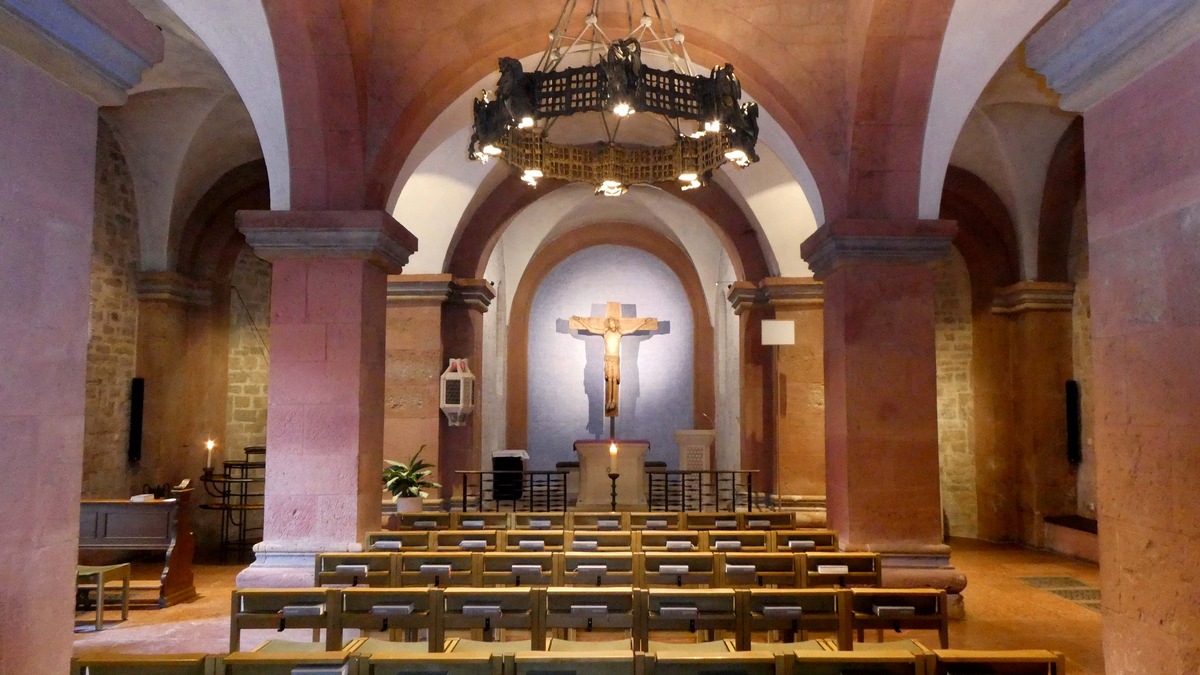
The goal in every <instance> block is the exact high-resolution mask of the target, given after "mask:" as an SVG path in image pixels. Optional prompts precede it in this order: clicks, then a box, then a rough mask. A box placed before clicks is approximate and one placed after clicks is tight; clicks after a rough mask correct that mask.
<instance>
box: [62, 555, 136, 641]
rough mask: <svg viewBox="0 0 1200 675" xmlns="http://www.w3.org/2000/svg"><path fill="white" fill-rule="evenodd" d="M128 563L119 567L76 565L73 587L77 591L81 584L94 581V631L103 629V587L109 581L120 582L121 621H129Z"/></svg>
mask: <svg viewBox="0 0 1200 675" xmlns="http://www.w3.org/2000/svg"><path fill="white" fill-rule="evenodd" d="M130 569H131V568H130V566H129V563H122V564H120V565H99V566H95V567H92V566H89V565H78V566H76V567H75V586H76V590H79V589H80V587H81V585H82V584H90V583H92V582H91V580H92V579H95V584H96V630H103V629H104V585H105V584H106V583H108V582H109V581H116V580H117V579H120V580H121V620H122V621H125V620H127V619H129V573H130Z"/></svg>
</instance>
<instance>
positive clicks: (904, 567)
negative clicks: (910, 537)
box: [854, 544, 967, 619]
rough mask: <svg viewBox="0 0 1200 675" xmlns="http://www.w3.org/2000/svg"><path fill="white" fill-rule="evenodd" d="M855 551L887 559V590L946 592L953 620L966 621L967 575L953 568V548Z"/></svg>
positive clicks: (863, 549) (868, 548) (862, 549)
mask: <svg viewBox="0 0 1200 675" xmlns="http://www.w3.org/2000/svg"><path fill="white" fill-rule="evenodd" d="M854 550H860V551H873V552H876V553H879V555H880V556H881V557H882V558H883V587H884V588H941V589H945V591H946V596H947V601H948V607H947V610H948V613H949V615H950V618H951V619H962V618H965V617H966V615H967V609H966V605H965V604H964V602H963V597H962V591H963V589H964V588H966V587H967V575H965V574H963V573H962V572H960V571H958V570H957V569H955V568H954V567H953V566H951V565H950V547H949V546H946V545H945V544H928V545H912V546H863V547H858V548H856V549H854Z"/></svg>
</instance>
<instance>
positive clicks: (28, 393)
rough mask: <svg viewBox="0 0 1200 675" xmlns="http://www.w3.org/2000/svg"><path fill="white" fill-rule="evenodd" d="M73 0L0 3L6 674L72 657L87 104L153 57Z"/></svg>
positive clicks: (115, 6)
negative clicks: (84, 46) (0, 6)
mask: <svg viewBox="0 0 1200 675" xmlns="http://www.w3.org/2000/svg"><path fill="white" fill-rule="evenodd" d="M78 4H79V5H81V6H82V7H81V8H80V7H76V6H75V3H69V2H66V0H44V1H43V2H38V3H4V8H3V10H2V11H0V72H3V73H4V75H3V77H0V119H3V120H4V124H2V125H0V162H2V163H3V165H4V166H6V167H10V168H12V170H10V171H7V172H6V173H5V176H4V178H3V189H0V240H2V241H3V245H0V353H3V355H4V357H3V358H2V359H0V382H3V383H4V385H3V386H0V435H2V437H3V438H4V441H5V442H4V449H3V450H0V494H3V495H4V499H5V502H6V503H7V504H8V505H9V506H10V508H11V509H13V511H12V512H11V513H10V514H9V515H8V516H7V517H5V518H3V519H0V560H3V561H4V564H3V565H0V588H2V589H4V590H3V591H0V672H4V673H31V674H34V675H41V674H50V673H63V672H66V671H67V669H68V665H69V661H70V657H71V650H72V644H73V640H72V630H71V629H72V626H73V624H74V618H73V617H74V612H73V608H74V599H75V593H74V579H75V564H76V562H77V561H78V545H79V499H78V497H79V494H80V487H81V476H82V466H83V415H84V379H85V377H86V375H85V374H86V359H87V343H88V331H89V325H88V298H89V292H88V290H89V289H88V287H89V278H88V273H89V270H90V268H91V254H92V247H91V244H92V227H93V212H94V200H95V169H96V119H97V118H96V112H97V107H98V106H99V105H118V104H120V103H121V102H123V101H124V96H125V94H124V90H125V89H126V88H128V87H130V86H133V84H135V83H136V82H137V80H138V78H139V77H140V74H141V72H142V70H144V69H145V68H147V67H148V66H149V65H150V64H151V63H154V62H156V61H158V60H160V59H161V58H162V36H161V34H160V33H159V32H158V31H157V29H155V27H154V26H153V25H151V24H150V23H149V22H148V21H146V20H145V19H144V18H142V16H141V15H140V14H138V13H137V12H136V11H134V10H133V9H132V8H131V7H129V6H128V5H126V4H125V3H123V2H107V3H78ZM101 5H102V6H101ZM27 14H34V15H35V16H28V15H27ZM93 14H94V15H96V16H93ZM114 15H115V16H114ZM82 36H87V37H86V39H87V40H89V41H90V42H89V44H88V47H89V50H88V51H82V50H80V49H78V47H80V45H76V44H75V41H76V40H81V39H84V38H83V37H82ZM80 54H87V55H88V57H87V58H85V57H83V56H79V55H80ZM34 64H36V65H34Z"/></svg>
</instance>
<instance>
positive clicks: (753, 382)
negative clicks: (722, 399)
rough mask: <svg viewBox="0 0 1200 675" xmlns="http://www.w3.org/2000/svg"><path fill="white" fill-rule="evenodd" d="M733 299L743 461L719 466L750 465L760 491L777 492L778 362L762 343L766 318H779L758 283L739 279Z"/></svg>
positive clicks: (741, 459) (732, 294)
mask: <svg viewBox="0 0 1200 675" xmlns="http://www.w3.org/2000/svg"><path fill="white" fill-rule="evenodd" d="M729 302H730V304H731V305H732V306H733V312H734V314H736V315H737V316H738V320H739V321H740V326H739V329H740V330H741V334H742V341H741V354H740V355H739V358H740V359H741V377H742V381H741V392H742V397H741V408H742V409H741V433H742V438H741V456H740V465H739V466H736V467H722V466H718V467H717V468H718V469H730V468H732V469H749V470H753V471H758V473H757V474H755V475H754V487H755V491H756V492H762V493H766V494H769V495H774V494H775V492H776V486H775V452H776V449H775V447H776V446H775V408H774V406H772V404H771V402H772V401H774V400H775V379H776V378H775V363H774V358H773V353H772V351H771V348H770V347H764V346H763V343H762V321H763V319H773V318H775V314H774V312H773V311H772V310H771V305H770V303H768V302H767V299H766V296H765V295H764V294H763V292H762V289H760V288H759V287H758V285H757V284H754V283H751V282H749V281H738V282H735V283H734V284H733V285H732V286H731V287H730V289H729Z"/></svg>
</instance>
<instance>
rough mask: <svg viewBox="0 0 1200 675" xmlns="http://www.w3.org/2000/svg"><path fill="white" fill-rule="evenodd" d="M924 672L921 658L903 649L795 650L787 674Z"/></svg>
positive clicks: (900, 674) (902, 674) (918, 674)
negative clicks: (868, 650)
mask: <svg viewBox="0 0 1200 675" xmlns="http://www.w3.org/2000/svg"><path fill="white" fill-rule="evenodd" d="M845 673H855V675H859V674H861V675H926V671H925V662H924V661H923V660H922V659H921V658H920V657H918V656H917V655H916V654H913V653H911V652H908V651H904V650H879V651H870V652H845V651H832V652H831V651H817V650H797V651H795V652H794V653H793V654H792V659H791V668H790V669H788V670H787V675H844V674H845Z"/></svg>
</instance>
